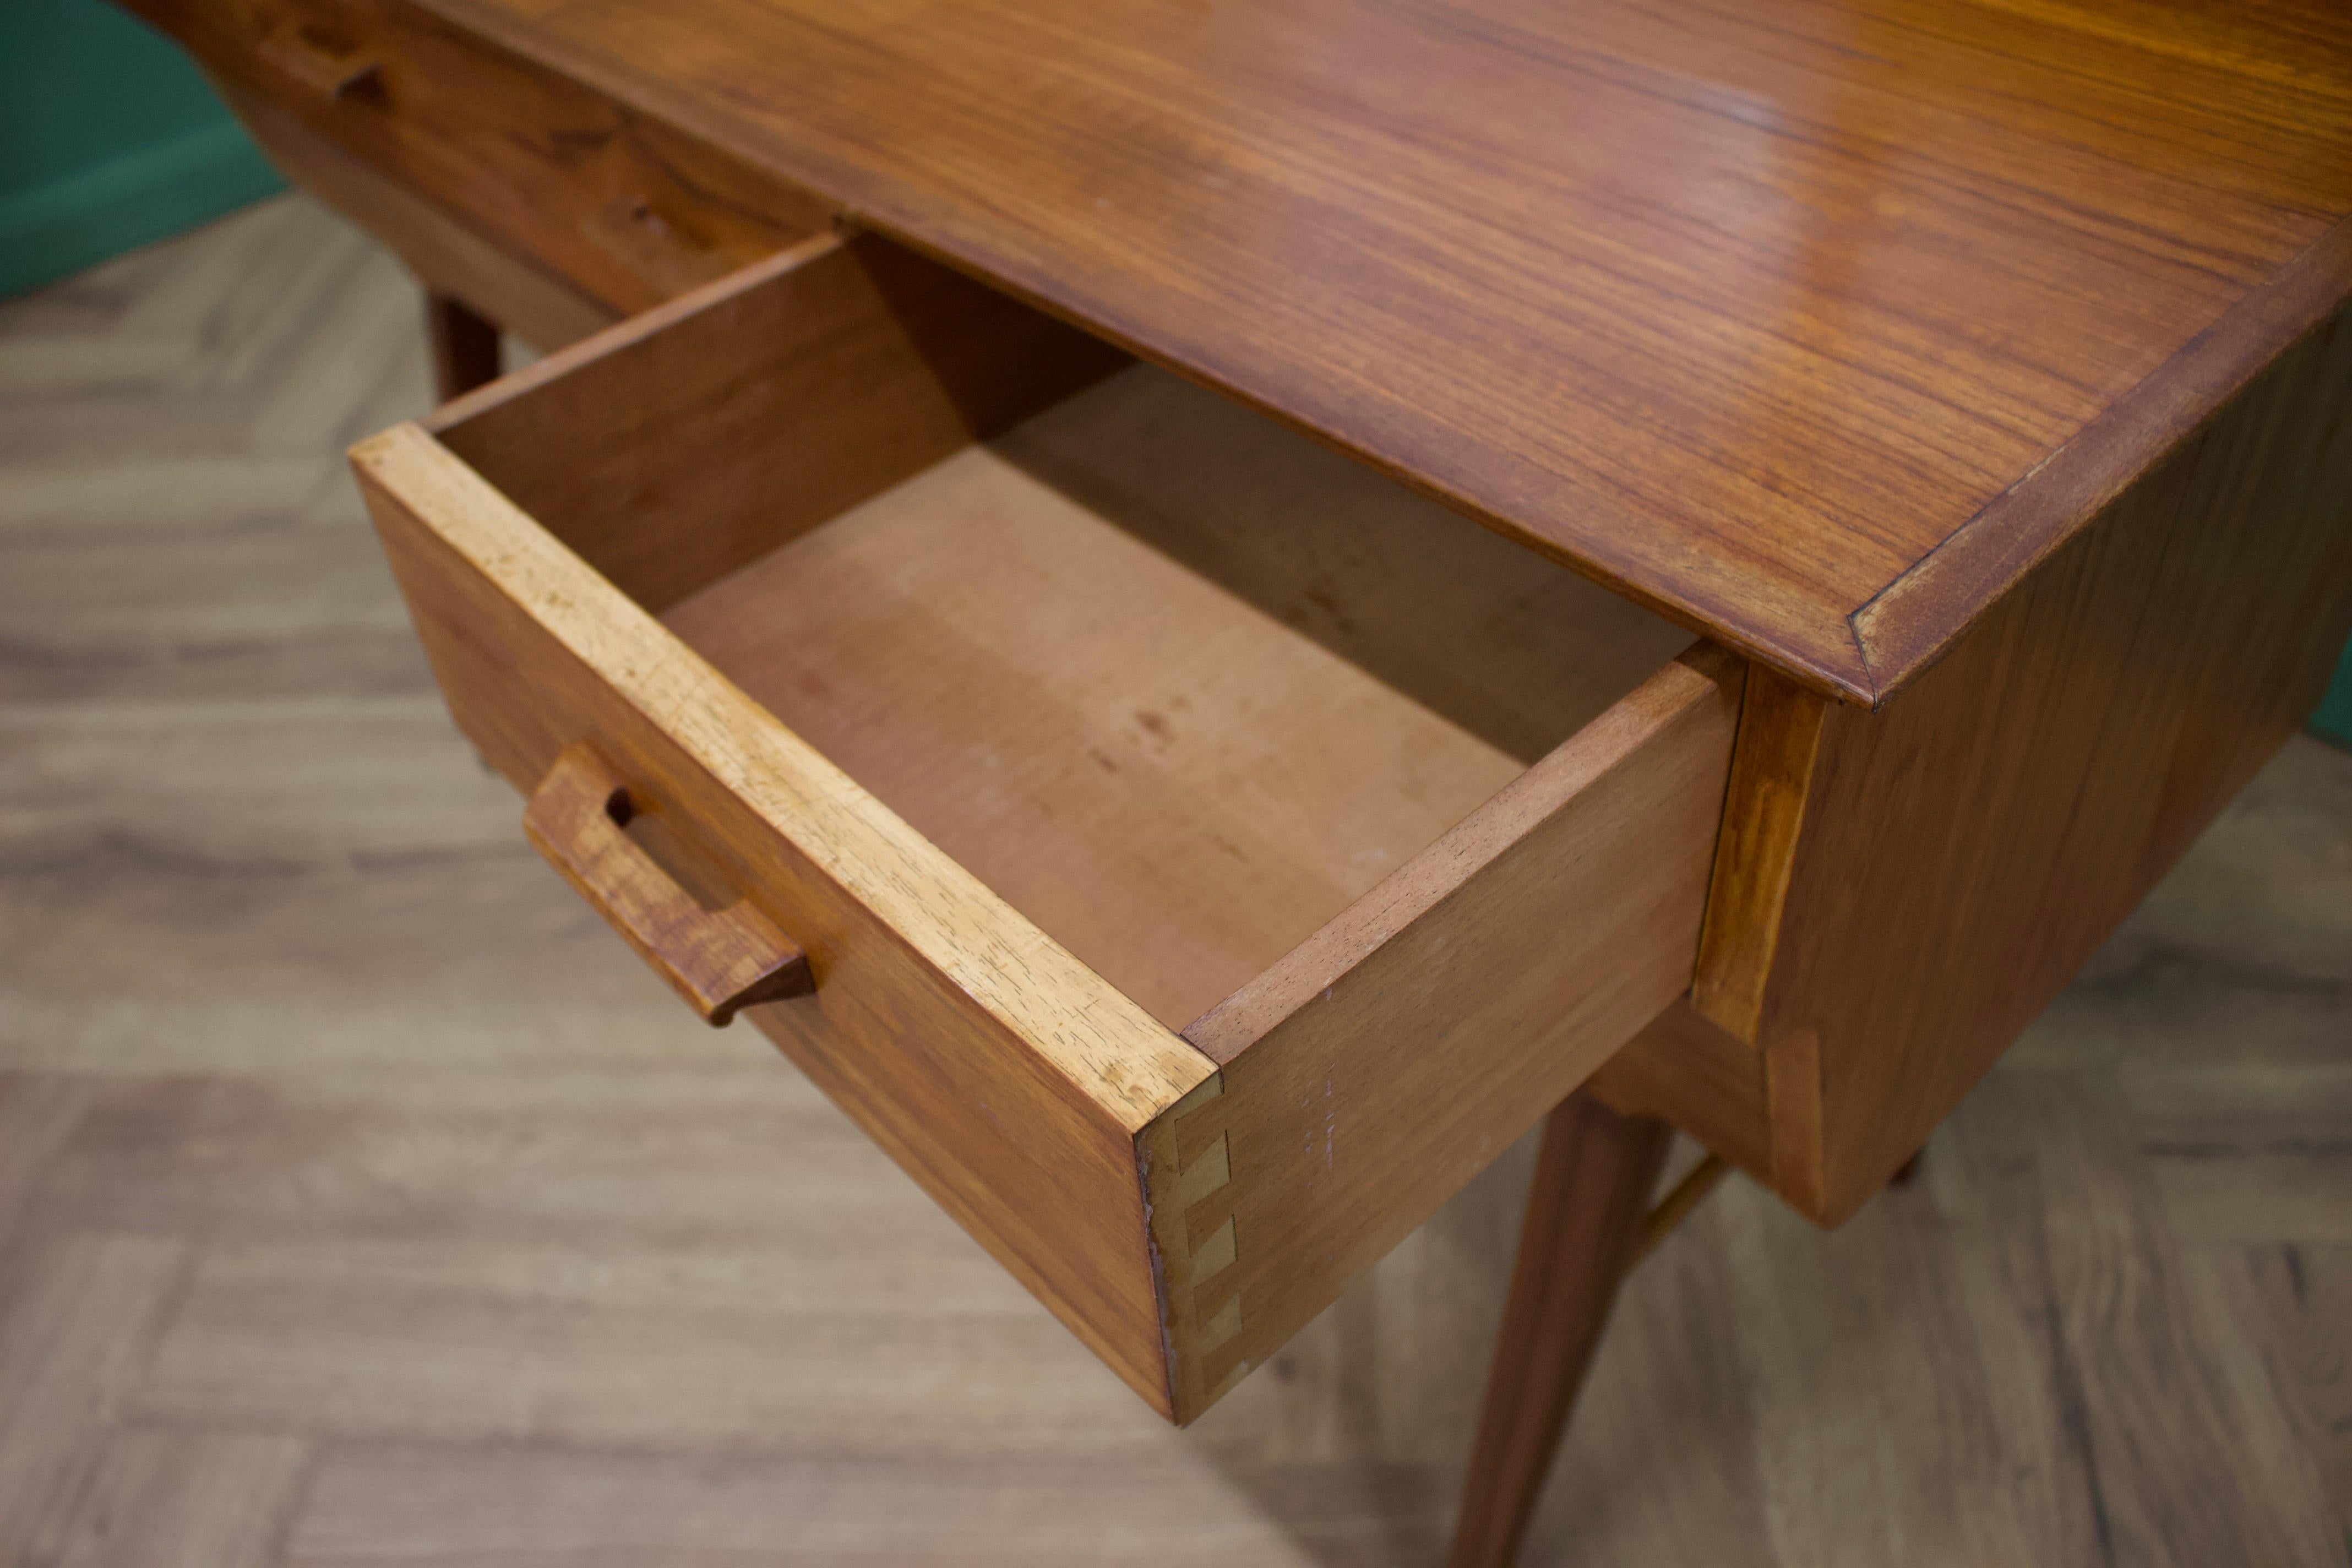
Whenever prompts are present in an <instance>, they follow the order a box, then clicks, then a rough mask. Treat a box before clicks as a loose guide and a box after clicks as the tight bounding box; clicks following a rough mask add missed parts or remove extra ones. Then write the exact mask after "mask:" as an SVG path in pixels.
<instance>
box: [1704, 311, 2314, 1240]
mask: <svg viewBox="0 0 2352 1568" xmlns="http://www.w3.org/2000/svg"><path fill="white" fill-rule="evenodd" d="M2347 317H2352V311H2347V312H2342V313H2339V314H2337V315H2336V317H2334V318H2333V319H2332V320H2331V321H2328V322H2326V324H2324V325H2322V326H2321V327H2319V328H2317V329H2315V330H2314V331H2311V332H2309V333H2307V334H2306V335H2305V336H2304V337H2303V338H2302V339H2301V340H2299V341H2298V342H2296V343H2295V344H2294V346H2293V347H2292V348H2290V349H2289V350H2288V351H2287V352H2286V353H2284V354H2283V355H2282V356H2281V357H2280V358H2279V360H2278V361H2277V362H2276V363H2273V365H2272V366H2271V368H2270V369H2269V370H2267V371H2266V372H2264V373H2263V375H2262V376H2261V377H2260V378H2258V379H2257V380H2256V381H2255V382H2253V383H2252V384H2251V385H2249V386H2248V387H2247V388H2246V390H2245V391H2244V392H2242V394H2241V395H2239V396H2238V397H2237V398H2236V399H2235V400H2233V401H2232V402H2231V404H2230V405H2227V406H2226V407H2225V408H2224V409H2223V410H2222V411H2221V413H2220V414H2218V415H2216V416H2214V418H2213V419H2211V420H2210V421H2209V422H2208V423H2207V424H2206V425H2205V426H2203V427H2202V428H2201V429H2200V431H2199V432H2198V433H2197V434H2195V435H2194V436H2193V437H2190V438H2189V440H2187V441H2186V442H2184V443H2183V444H2182V445H2181V446H2180V447H2178V448H2176V449H2175V450H2174V451H2173V452H2172V453H2171V454H2170V455H2169V456H2168V457H2167V458H2166V459H2165V460H2164V461H2163V462H2161V463H2159V464H2158V466H2157V467H2155V468H2152V469H2150V470H2149V471H2148V472H2147V474H2146V475H2144V476H2143V477H2142V478H2141V479H2138V480H2137V481H2136V482H2135V483H2134V484H2133V485H2132V487H2131V488H2130V489H2127V490H2126V491H2125V492H2124V493H2123V494H2122V495H2121V496H2119V497H2118V498H2117V499H2116V500H2115V501H2114V502H2113V503H2112V504H2111V505H2110V506H2108V507H2107V509H2106V510H2105V513H2104V514H2103V515H2102V516H2101V517H2100V518H2099V520H2098V521H2097V522H2096V523H2095V524H2094V525H2093V526H2092V527H2090V528H2089V529H2087V530H2085V531H2084V532H2083V533H2082V534H2080V535H2078V536H2077V537H2076V538H2075V539H2074V541H2072V542H2070V543H2069V544H2067V545H2066V546H2065V547H2064V548H2063V549H2062V550H2060V551H2058V552H2055V553H2054V554H2053V555H2052V556H2051V557H2050V559H2049V560H2047V561H2046V562H2044V563H2042V566H2041V567H2039V568H2038V569H2037V570H2036V571H2035V572H2034V574H2032V576H2031V577H2030V578H2028V579H2027V580H2026V581H2025V582H2024V584H2021V586H2020V587H2019V588H2018V589H2016V590H2015V591H2014V592H2012V593H2011V594H2010V595H2009V596H2008V597H2007V598H2006V599H2004V600H2003V601H2002V602H2001V603H2000V605H1997V606H1996V607H1995V608H1994V609H1993V610H1992V611H1991V612H1990V614H1989V615H1988V616H1986V617H1985V618H1984V620H1983V621H1982V622H1981V623H1980V624H1979V626H1976V627H1975V628H1973V629H1972V630H1971V631H1970V632H1969V635H1968V636H1967V637H1964V638H1963V639H1962V640H1961V641H1960V643H1959V644H1958V645H1957V646H1956V647H1954V648H1953V650H1952V651H1951V653H1950V654H1949V655H1948V657H1946V658H1944V659H1943V660H1942V661H1941V662H1940V663H1938V664H1937V665H1936V666H1935V667H1933V668H1930V669H1929V670H1928V671H1927V673H1926V674H1924V675H1922V676H1921V677H1920V678H1919V679H1918V680H1917V681H1916V684H1915V685H1914V686H1912V687H1911V688H1909V689H1906V690H1905V691H1904V692H1902V693H1900V694H1899V695H1898V696H1897V697H1896V698H1895V700H1893V701H1892V702H1890V703H1889V704H1888V705H1887V706H1886V707H1885V709H1884V710H1881V711H1879V712H1877V713H1875V714H1872V713H1866V712H1863V711H1860V710H1853V709H1846V708H1840V707H1835V706H1832V707H1830V708H1829V709H1828V710H1827V711H1826V712H1825V713H1824V714H1823V715H1822V733H1821V738H1820V744H1819V751H1818V754H1817V756H1816V757H1815V759H1814V763H1813V766H1812V770H1811V780H1810V785H1809V791H1808V798H1807V801H1806V805H1805V809H1804V826H1803V831H1802V833H1801V837H1799V839H1798V840H1797V843H1796V847H1795V851H1794V859H1793V862H1792V864H1791V865H1790V875H1789V884H1788V890H1787V896H1786V904H1785V910H1784V914H1783V917H1782V919H1783V923H1782V926H1781V929H1780V932H1779V940H1778V942H1777V943H1775V944H1774V945H1773V947H1772V952H1773V953H1774V958H1773V963H1772V966H1771V971H1770V975H1769V982H1768V984H1767V985H1766V988H1765V994H1764V995H1763V998H1762V1012H1761V1018H1760V1028H1759V1034H1758V1036H1757V1038H1758V1040H1759V1042H1760V1044H1761V1045H1762V1047H1763V1048H1764V1054H1765V1057H1766V1060H1767V1068H1768V1079H1769V1098H1770V1100H1771V1107H1772V1114H1773V1120H1774V1123H1775V1127H1774V1134H1775V1142H1776V1144H1777V1143H1780V1142H1784V1141H1785V1140H1784V1137H1783V1134H1784V1132H1785V1129H1784V1127H1783V1126H1782V1123H1783V1122H1787V1123H1789V1124H1790V1126H1795V1125H1801V1123H1802V1122H1803V1121H1805V1120H1807V1119H1811V1120H1812V1121H1813V1123H1814V1125H1817V1126H1818V1127H1819V1128H1820V1132H1819V1135H1818V1141H1817V1142H1816V1144H1815V1147H1814V1149H1813V1150H1812V1155H1813V1158H1812V1159H1811V1160H1794V1161H1787V1162H1784V1161H1783V1160H1782V1159H1781V1158H1780V1157H1779V1156H1780V1151H1779V1150H1776V1157H1775V1161H1774V1165H1775V1174H1774V1181H1775V1184H1776V1185H1778V1186H1779V1187H1780V1190H1781V1192H1782V1195H1784V1196H1785V1197H1787V1198H1789V1199H1790V1201H1791V1202H1793V1203H1795V1204H1797V1205H1798V1206H1800V1207H1801V1208H1803V1209H1805V1210H1807V1211H1808V1212H1810V1213H1811V1214H1813V1215H1816V1216H1817V1217H1821V1218H1823V1219H1826V1220H1829V1221H1832V1222H1834V1221H1837V1220H1840V1219H1843V1217H1845V1216H1846V1215H1849V1214H1851V1213H1852V1212H1853V1209H1854V1208H1855V1207H1856V1206H1858V1205H1860V1204H1861V1203H1862V1201H1863V1200H1864V1198H1866V1197H1868V1196H1869V1195H1870V1194H1872V1193H1874V1192H1875V1191H1877V1190H1878V1188H1879V1187H1880V1186H1882V1185H1884V1184H1885V1181H1886V1179H1887V1177H1888V1176H1889V1175H1890V1174H1891V1173H1893V1172H1894V1171H1895V1167H1896V1166H1898V1165H1900V1164H1901V1163H1903V1161H1904V1160H1906V1159H1907V1158H1908V1157H1909V1156H1910V1154H1911V1153H1912V1152H1913V1151H1915V1150H1916V1149H1917V1148H1918V1147H1919V1145H1920V1144H1921V1143H1922V1142H1924V1141H1925V1140H1926V1138H1927V1134H1928V1132H1929V1131H1931V1130H1932V1129H1933V1128H1934V1127H1935V1125H1936V1123H1937V1121H1940V1120H1942V1118H1943V1117H1944V1116H1945V1115H1946V1114H1948V1112H1949V1111H1950V1110H1952V1108H1953V1107H1954V1106H1955V1105H1956V1104H1957V1103H1958V1101H1959V1100H1960V1098H1961V1097H1962V1096H1963V1095H1965V1094H1966V1093H1967V1092H1968V1090H1969V1089H1970V1088H1971V1087H1972V1086H1973V1085H1974V1084H1975V1083H1976V1082H1977V1080H1978V1079H1979V1078H1981V1077H1982V1076H1983V1074H1984V1073H1985V1071H1986V1070H1987V1069H1988V1068H1990V1067H1991V1065H1992V1063H1993V1061H1994V1060H1995V1059H1996V1058H1998V1057H1999V1056H2000V1053H2001V1051H2002V1050H2003V1049H2004V1048H2006V1047H2008V1045H2009V1044H2010V1042H2011V1040H2012V1039H2014V1038H2015V1037H2017V1035H2018V1034H2019V1033H2020V1031H2021V1030H2022V1029H2023V1028H2024V1027H2025V1026H2026V1025H2027V1024H2029V1023H2030V1022H2032V1019H2033V1017H2034V1016H2036V1015H2037V1014H2039V1013H2040V1012H2041V1011H2042V1008H2043V1007H2044V1006H2046V1005H2048V1004H2049V1002H2050V1001H2051V1000H2052V998H2053V997H2054V996H2055V995H2056V994H2058V992H2059V991H2060V990H2062V989H2063V987H2064V986H2065V985H2066V984H2068V983H2069V982H2070V981H2071V980H2072V979H2073V978H2074V974H2075V973H2076V972H2077V971H2078V970H2079V969H2080V968H2081V967H2082V965H2083V963H2084V962H2085V961H2086V960H2088V959H2089V958H2090V956H2091V955H2092V953H2093V952H2095V951H2096V950H2097V948H2098V947H2099V945H2100V944H2101V943H2102V942H2105V941H2106V939H2107V937H2108V936H2109V935H2110V934H2111V933H2112V932H2113V931H2115V929H2116V926H2117V925H2118V924H2120V923H2121V922H2122V921H2123V920H2124V918H2125V917H2126V915H2128V914H2129V913H2130V912H2131V910H2132V909H2133V908H2134V907H2135V906H2136V905H2137V904H2138V902H2139V901H2140V900H2141V899H2142V898H2143V897H2144V896H2145V895H2146V894H2147V891H2148V889H2150V888H2151V887H2152V886H2153V885H2154V884H2155V883H2156V881H2157V880H2158V879H2159V878H2160V877H2162V876H2163V875H2164V873H2165V872H2166V871H2167V870H2168V869H2169V868H2171V866H2172V865H2173V863H2174V862H2175V861H2176V860H2177V859H2178V858H2179V856H2180V855H2181V853H2182V852H2183V851H2184V850H2186V849H2187V848H2188V847H2189V844H2190V843H2191V842H2192V841H2193V840H2194V839H2195V838H2196V837H2197V836H2198V834H2199V833H2200V832H2201V831H2202V830H2203V828H2204V827H2205V826H2206V825H2207V824H2208V823H2209V822H2210V821H2211V820H2212V818H2213V817H2214V816H2215V815H2216V814H2217V813H2219V812H2220V810H2221V807H2222V806H2223V805H2227V804H2228V802H2229V801H2230V799H2231V797H2232V796H2233V795H2236V793H2237V792H2238V791H2239V790H2240V789H2242V787H2243V786H2244V785H2245V784H2246V783H2247V781H2248V780H2249V779H2251V778H2252V775H2253V773H2254V772H2255V770H2256V769H2258V768H2259V767H2261V766H2262V764H2263V762H2264V761H2266V760H2267V759H2268V758H2269V757H2270V756H2271V754H2272V753H2273V752H2275V751H2276V750H2277V749H2278V747H2279V746H2280V745H2281V744H2282V743H2284V741H2285V740H2286V738H2287V737H2288V736H2289V735H2291V734H2293V733H2294V731H2296V730H2297V729H2299V728H2300V727H2301V726H2302V724H2303V722H2304V721H2305V718H2306V717H2307V716H2308V715H2309V713H2310V711H2311V710H2312V708H2313V706H2314V704H2315V703H2316V702H2317V700H2318V699H2319V696H2320V693H2321V691H2322V689H2324V687H2325V686H2326V680H2327V677H2328V673H2329V671H2330V669H2331V668H2333V666H2334V663H2335V659H2336V650H2337V649H2338V648H2340V647H2342V646H2343V643H2344V638H2345V635H2346V630H2347V625H2352V320H2347ZM1742 743H1743V744H1745V740H1744V738H1743V742H1742ZM1704 989H1705V984H1704V980H1702V990H1704ZM1808 1100H1811V1101H1812V1102H1811V1103H1807V1102H1808ZM1669 1114H1671V1111H1669ZM1792 1118H1793V1120H1791V1119H1792ZM1808 1136H1809V1138H1810V1137H1811V1134H1810V1133H1809V1134H1808ZM1784 1167H1785V1168H1784Z"/></svg>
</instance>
